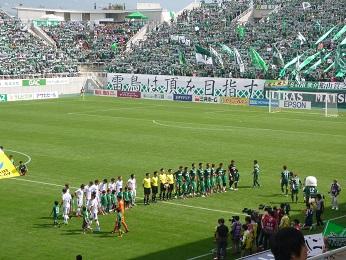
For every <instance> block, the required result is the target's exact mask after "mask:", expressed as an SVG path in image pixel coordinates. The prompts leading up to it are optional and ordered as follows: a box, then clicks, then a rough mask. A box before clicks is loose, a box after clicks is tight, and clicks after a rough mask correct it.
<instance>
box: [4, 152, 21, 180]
mask: <svg viewBox="0 0 346 260" xmlns="http://www.w3.org/2000/svg"><path fill="white" fill-rule="evenodd" d="M17 176H20V175H19V173H18V171H17V169H16V168H15V167H14V165H13V164H12V163H11V161H10V160H9V159H8V158H7V156H6V154H5V153H4V151H2V150H0V180H1V179H5V178H12V177H17Z"/></svg>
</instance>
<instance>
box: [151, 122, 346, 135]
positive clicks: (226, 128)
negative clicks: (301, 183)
mask: <svg viewBox="0 0 346 260" xmlns="http://www.w3.org/2000/svg"><path fill="white" fill-rule="evenodd" d="M152 122H153V124H155V125H159V126H164V127H170V128H181V129H192V130H206V131H232V130H234V129H247V130H256V131H257V130H259V131H269V132H281V133H288V134H306V135H322V136H333V137H342V138H346V136H344V135H333V134H325V133H314V132H302V131H288V130H282V129H271V128H255V127H246V126H225V125H224V126H222V125H221V127H224V128H208V126H214V125H209V124H200V125H202V126H206V127H193V126H181V125H179V124H192V123H187V122H175V121H164V122H169V123H173V124H174V125H167V124H163V123H159V122H158V121H157V120H153V121H152Z"/></svg>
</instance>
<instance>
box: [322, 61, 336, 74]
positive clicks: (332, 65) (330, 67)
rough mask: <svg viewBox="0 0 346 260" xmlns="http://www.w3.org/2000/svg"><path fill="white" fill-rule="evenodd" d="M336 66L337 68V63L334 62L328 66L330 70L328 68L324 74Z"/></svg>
mask: <svg viewBox="0 0 346 260" xmlns="http://www.w3.org/2000/svg"><path fill="white" fill-rule="evenodd" d="M334 66H335V62H333V63H332V64H330V65H329V66H328V68H326V69H325V70H324V71H323V72H324V73H327V72H328V71H330V70H331V69H332V68H333V67H334Z"/></svg>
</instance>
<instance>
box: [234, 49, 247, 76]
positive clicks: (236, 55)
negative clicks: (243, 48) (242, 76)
mask: <svg viewBox="0 0 346 260" xmlns="http://www.w3.org/2000/svg"><path fill="white" fill-rule="evenodd" d="M234 53H235V58H236V61H237V64H238V65H239V70H240V72H241V73H244V72H245V65H244V62H243V60H242V58H241V56H240V53H239V51H238V49H237V48H234Z"/></svg>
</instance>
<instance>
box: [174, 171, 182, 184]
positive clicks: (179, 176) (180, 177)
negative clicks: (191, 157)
mask: <svg viewBox="0 0 346 260" xmlns="http://www.w3.org/2000/svg"><path fill="white" fill-rule="evenodd" d="M174 176H175V179H176V180H177V182H178V183H182V182H183V172H182V171H176V172H175V173H174Z"/></svg>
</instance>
